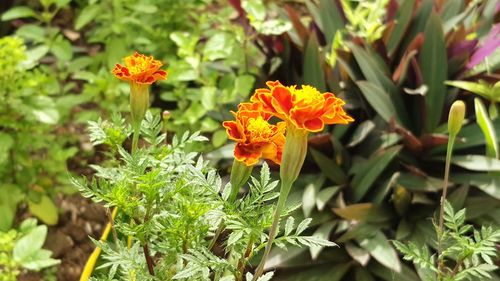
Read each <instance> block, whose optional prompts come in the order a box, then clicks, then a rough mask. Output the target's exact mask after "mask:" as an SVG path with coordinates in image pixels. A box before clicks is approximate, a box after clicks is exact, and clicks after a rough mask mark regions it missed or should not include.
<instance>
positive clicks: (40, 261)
mask: <svg viewBox="0 0 500 281" xmlns="http://www.w3.org/2000/svg"><path fill="white" fill-rule="evenodd" d="M51 255H52V252H51V251H49V250H45V249H40V250H38V251H37V252H35V253H34V254H33V255H32V256H30V257H29V258H28V259H26V260H25V261H23V262H22V264H21V265H22V266H23V268H25V269H28V270H33V271H39V270H41V269H44V268H47V267H51V266H54V265H57V264H60V263H61V261H60V260H55V259H51V258H50V256H51Z"/></svg>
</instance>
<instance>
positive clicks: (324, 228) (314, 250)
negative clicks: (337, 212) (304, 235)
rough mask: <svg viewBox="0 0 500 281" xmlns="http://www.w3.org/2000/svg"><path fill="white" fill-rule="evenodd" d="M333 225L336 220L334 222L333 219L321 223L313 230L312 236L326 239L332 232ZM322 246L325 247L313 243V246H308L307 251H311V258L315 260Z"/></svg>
mask: <svg viewBox="0 0 500 281" xmlns="http://www.w3.org/2000/svg"><path fill="white" fill-rule="evenodd" d="M335 225H336V222H334V221H330V222H326V223H324V224H322V225H321V226H320V227H319V228H318V229H316V231H315V232H314V234H313V235H312V236H315V237H318V238H321V239H324V240H328V238H329V237H330V233H331V232H332V230H333V228H334V227H335ZM324 248H325V246H319V245H315V246H312V247H310V248H309V251H310V252H311V258H312V259H313V260H316V259H317V258H318V256H319V254H320V253H321V251H322V250H323V249H324Z"/></svg>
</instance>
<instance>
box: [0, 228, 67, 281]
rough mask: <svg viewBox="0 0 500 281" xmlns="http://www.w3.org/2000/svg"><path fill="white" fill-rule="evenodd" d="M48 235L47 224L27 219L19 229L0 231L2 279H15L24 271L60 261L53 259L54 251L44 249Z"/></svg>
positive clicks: (0, 273) (0, 268)
mask: <svg viewBox="0 0 500 281" xmlns="http://www.w3.org/2000/svg"><path fill="white" fill-rule="evenodd" d="M46 237H47V226H46V225H38V226H37V221H36V220H35V219H27V220H25V221H23V222H22V223H21V225H20V226H19V229H17V230H15V229H11V230H9V231H7V232H0V280H1V281H15V280H17V276H18V275H19V274H20V273H22V272H23V271H27V270H32V271H39V270H41V269H44V268H48V267H51V266H54V265H57V264H59V263H60V261H59V260H55V259H52V258H51V257H50V256H51V255H52V252H51V251H49V250H45V249H42V246H43V244H44V243H45V238H46Z"/></svg>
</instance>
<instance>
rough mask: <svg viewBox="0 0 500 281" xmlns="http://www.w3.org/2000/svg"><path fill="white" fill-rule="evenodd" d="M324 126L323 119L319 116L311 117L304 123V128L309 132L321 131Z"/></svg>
mask: <svg viewBox="0 0 500 281" xmlns="http://www.w3.org/2000/svg"><path fill="white" fill-rule="evenodd" d="M324 128H325V123H323V120H321V118H315V119H311V120H308V121H306V122H305V123H304V129H306V130H308V131H309V132H321V131H323V129H324Z"/></svg>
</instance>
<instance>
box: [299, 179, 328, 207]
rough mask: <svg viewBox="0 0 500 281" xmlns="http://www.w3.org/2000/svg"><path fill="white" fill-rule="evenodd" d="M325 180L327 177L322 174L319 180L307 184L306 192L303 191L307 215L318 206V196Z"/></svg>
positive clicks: (303, 202) (303, 205) (303, 201)
mask: <svg viewBox="0 0 500 281" xmlns="http://www.w3.org/2000/svg"><path fill="white" fill-rule="evenodd" d="M324 182H325V177H324V176H322V175H321V176H319V177H318V179H317V180H315V181H313V182H311V183H309V184H308V185H306V188H305V190H304V193H302V210H303V211H304V216H305V217H309V216H310V215H311V212H312V211H313V209H314V206H316V196H317V194H318V190H319V189H320V188H321V186H323V183H324Z"/></svg>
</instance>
